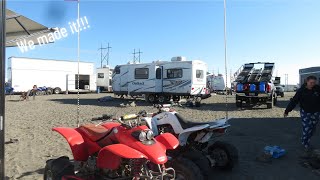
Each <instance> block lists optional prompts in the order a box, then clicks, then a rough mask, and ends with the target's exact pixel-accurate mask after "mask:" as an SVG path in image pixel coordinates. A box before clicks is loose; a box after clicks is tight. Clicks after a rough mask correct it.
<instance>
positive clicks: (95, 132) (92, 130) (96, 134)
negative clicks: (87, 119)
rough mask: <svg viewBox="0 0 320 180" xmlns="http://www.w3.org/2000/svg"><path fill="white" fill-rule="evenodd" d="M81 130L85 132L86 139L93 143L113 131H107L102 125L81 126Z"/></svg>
mask: <svg viewBox="0 0 320 180" xmlns="http://www.w3.org/2000/svg"><path fill="white" fill-rule="evenodd" d="M79 129H80V130H81V132H83V134H84V135H85V136H86V137H88V138H89V139H90V140H91V141H94V142H96V141H99V140H100V139H102V138H104V137H105V136H107V135H108V134H109V133H110V132H111V129H107V128H105V127H103V126H101V125H95V124H85V125H81V126H80V127H79Z"/></svg>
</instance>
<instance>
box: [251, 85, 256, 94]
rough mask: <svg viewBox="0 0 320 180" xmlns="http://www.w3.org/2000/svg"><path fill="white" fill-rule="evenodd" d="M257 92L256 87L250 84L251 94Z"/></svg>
mask: <svg viewBox="0 0 320 180" xmlns="http://www.w3.org/2000/svg"><path fill="white" fill-rule="evenodd" d="M255 91H256V85H255V84H250V92H255Z"/></svg>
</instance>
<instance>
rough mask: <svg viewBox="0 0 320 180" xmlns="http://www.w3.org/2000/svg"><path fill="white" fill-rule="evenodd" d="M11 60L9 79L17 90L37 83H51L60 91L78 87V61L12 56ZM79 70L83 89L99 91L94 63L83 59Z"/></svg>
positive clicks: (74, 90)
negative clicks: (97, 89)
mask: <svg viewBox="0 0 320 180" xmlns="http://www.w3.org/2000/svg"><path fill="white" fill-rule="evenodd" d="M8 62H9V64H8V71H7V73H8V74H7V76H8V82H9V83H10V84H11V86H12V87H13V88H14V90H15V92H26V91H28V90H29V89H31V88H32V87H33V85H37V86H38V87H40V86H46V87H51V88H53V89H54V93H56V94H59V93H62V92H76V91H77V86H78V85H77V82H78V62H76V61H63V60H51V59H35V58H22V57H10V58H9V61H8ZM79 74H80V75H79V89H80V91H81V92H91V91H96V87H97V86H96V74H95V67H94V63H88V62H80V64H79Z"/></svg>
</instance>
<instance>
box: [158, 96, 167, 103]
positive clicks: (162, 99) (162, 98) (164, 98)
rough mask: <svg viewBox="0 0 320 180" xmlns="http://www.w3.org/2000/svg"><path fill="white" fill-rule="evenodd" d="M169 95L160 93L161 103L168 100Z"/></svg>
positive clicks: (159, 99)
mask: <svg viewBox="0 0 320 180" xmlns="http://www.w3.org/2000/svg"><path fill="white" fill-rule="evenodd" d="M167 99H168V98H167V97H166V96H165V95H159V97H158V101H159V103H165V102H166V101H167Z"/></svg>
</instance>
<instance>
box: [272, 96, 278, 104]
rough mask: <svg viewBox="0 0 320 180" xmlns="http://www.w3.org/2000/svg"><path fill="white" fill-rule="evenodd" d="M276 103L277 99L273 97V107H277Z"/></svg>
mask: <svg viewBox="0 0 320 180" xmlns="http://www.w3.org/2000/svg"><path fill="white" fill-rule="evenodd" d="M277 103H278V97H277V96H275V97H274V98H273V105H274V106H275V105H277Z"/></svg>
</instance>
